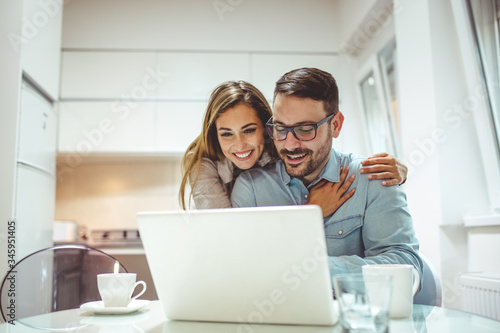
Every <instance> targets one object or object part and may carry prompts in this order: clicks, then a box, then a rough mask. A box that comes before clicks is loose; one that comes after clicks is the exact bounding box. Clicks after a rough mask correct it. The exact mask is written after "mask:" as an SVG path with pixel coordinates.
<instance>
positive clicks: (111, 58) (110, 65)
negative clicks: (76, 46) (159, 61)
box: [61, 51, 163, 100]
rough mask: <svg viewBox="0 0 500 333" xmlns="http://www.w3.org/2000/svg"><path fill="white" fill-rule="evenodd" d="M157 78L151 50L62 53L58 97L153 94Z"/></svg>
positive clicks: (160, 75) (151, 95)
mask: <svg viewBox="0 0 500 333" xmlns="http://www.w3.org/2000/svg"><path fill="white" fill-rule="evenodd" d="M161 80H163V76H162V73H160V72H158V71H157V70H156V65H155V53H154V52H76V51H66V52H63V53H62V59H61V99H71V98H76V99H82V98H83V99H94V100H96V99H100V98H113V99H117V98H120V99H135V100H137V99H140V98H144V97H154V96H155V94H156V89H157V87H158V84H159V82H160V81H161Z"/></svg>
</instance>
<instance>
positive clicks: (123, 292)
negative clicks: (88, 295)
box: [97, 273, 147, 307]
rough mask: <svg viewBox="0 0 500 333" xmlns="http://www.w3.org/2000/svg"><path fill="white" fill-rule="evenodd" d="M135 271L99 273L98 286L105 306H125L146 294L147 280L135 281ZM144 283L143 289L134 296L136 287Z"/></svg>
mask: <svg viewBox="0 0 500 333" xmlns="http://www.w3.org/2000/svg"><path fill="white" fill-rule="evenodd" d="M136 278H137V274H135V273H109V274H98V275H97V287H98V288H99V294H100V295H101V298H102V301H103V302H104V306H105V307H125V306H127V305H128V304H129V303H130V302H131V301H132V300H135V299H136V298H137V297H139V296H141V295H142V294H144V292H145V291H146V287H147V285H146V282H144V281H138V282H135V280H136ZM138 285H142V290H141V291H140V292H139V293H138V294H137V295H135V296H134V297H132V294H133V293H134V290H135V287H137V286H138Z"/></svg>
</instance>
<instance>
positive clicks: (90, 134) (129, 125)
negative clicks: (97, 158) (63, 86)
mask: <svg viewBox="0 0 500 333" xmlns="http://www.w3.org/2000/svg"><path fill="white" fill-rule="evenodd" d="M59 113H60V115H59V116H60V126H59V143H58V152H59V153H77V154H79V155H86V154H92V153H132V152H133V153H152V152H154V142H155V141H154V137H155V131H154V128H155V103H152V102H143V103H135V102H60V103H59Z"/></svg>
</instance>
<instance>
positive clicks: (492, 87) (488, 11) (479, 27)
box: [469, 0, 500, 154]
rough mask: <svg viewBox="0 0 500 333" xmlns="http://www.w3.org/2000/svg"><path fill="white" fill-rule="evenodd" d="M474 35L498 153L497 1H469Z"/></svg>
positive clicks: (499, 148) (499, 77)
mask: <svg viewBox="0 0 500 333" xmlns="http://www.w3.org/2000/svg"><path fill="white" fill-rule="evenodd" d="M469 4H470V7H469V8H470V10H471V13H470V14H472V15H471V18H472V24H473V33H474V35H475V40H476V44H477V48H478V51H479V53H478V61H480V64H479V65H480V68H481V74H482V76H483V82H484V84H485V86H486V87H485V88H486V89H487V91H488V97H489V98H488V101H487V102H488V106H489V112H490V115H489V116H490V120H491V128H492V131H493V132H494V134H495V137H496V143H495V145H496V149H497V152H499V154H500V91H499V88H500V85H499V84H500V72H499V24H498V23H499V19H500V16H499V11H500V6H499V5H500V1H499V0H495V1H494V0H490V1H469Z"/></svg>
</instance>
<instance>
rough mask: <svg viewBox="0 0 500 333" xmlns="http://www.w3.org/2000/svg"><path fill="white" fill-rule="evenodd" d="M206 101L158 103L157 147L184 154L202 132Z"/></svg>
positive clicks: (158, 149)
mask: <svg viewBox="0 0 500 333" xmlns="http://www.w3.org/2000/svg"><path fill="white" fill-rule="evenodd" d="M206 106H207V103H206V102H164V103H158V104H157V107H156V108H157V126H156V132H157V135H156V149H157V151H158V152H169V153H177V154H184V152H185V151H186V149H187V147H188V146H189V144H190V143H191V142H193V140H194V139H196V137H197V136H198V135H199V134H200V133H201V126H202V123H203V115H204V113H205V108H206Z"/></svg>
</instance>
